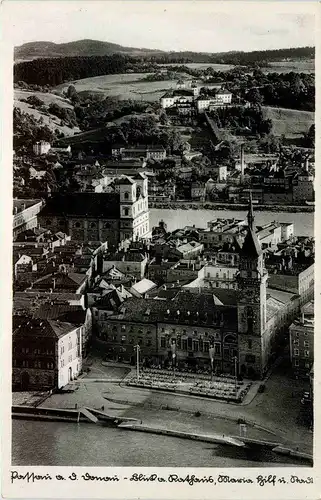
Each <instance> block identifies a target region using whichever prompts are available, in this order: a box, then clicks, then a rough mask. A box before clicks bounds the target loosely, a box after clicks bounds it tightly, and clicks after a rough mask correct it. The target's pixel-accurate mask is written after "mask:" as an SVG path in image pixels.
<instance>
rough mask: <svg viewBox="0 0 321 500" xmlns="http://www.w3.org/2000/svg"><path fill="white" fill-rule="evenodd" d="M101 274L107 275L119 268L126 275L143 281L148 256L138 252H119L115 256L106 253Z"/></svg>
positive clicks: (103, 256) (101, 260)
mask: <svg viewBox="0 0 321 500" xmlns="http://www.w3.org/2000/svg"><path fill="white" fill-rule="evenodd" d="M98 260H100V262H101V270H100V271H99V270H98V272H101V273H102V274H105V273H106V272H108V271H109V270H110V269H111V268H112V267H115V268H117V269H118V270H119V271H120V272H121V273H124V274H125V275H130V276H134V277H135V278H137V279H139V280H140V279H142V278H143V277H144V276H145V270H146V265H147V256H146V254H145V255H144V254H142V253H141V252H138V251H133V250H131V251H127V252H125V251H118V252H116V253H114V254H111V253H105V254H103V255H102V258H101V259H98Z"/></svg>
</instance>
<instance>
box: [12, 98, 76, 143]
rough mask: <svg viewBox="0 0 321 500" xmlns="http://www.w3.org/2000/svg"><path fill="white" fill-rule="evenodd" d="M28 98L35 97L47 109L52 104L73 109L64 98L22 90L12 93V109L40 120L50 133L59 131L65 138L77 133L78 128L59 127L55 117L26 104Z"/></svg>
mask: <svg viewBox="0 0 321 500" xmlns="http://www.w3.org/2000/svg"><path fill="white" fill-rule="evenodd" d="M30 96H36V97H38V99H41V100H42V101H43V102H44V105H45V106H46V107H48V106H49V105H50V104H52V103H56V104H58V106H60V107H62V108H68V109H73V106H72V105H71V104H70V103H69V102H68V101H67V100H66V99H64V98H62V97H60V96H57V95H55V94H51V93H49V92H48V93H43V92H27V91H23V90H15V91H14V107H15V108H18V109H20V110H21V111H22V112H24V113H27V114H28V115H31V116H33V117H34V118H35V119H36V120H39V119H41V118H42V121H43V124H44V125H47V126H48V127H49V128H50V130H51V131H52V132H54V131H56V130H59V132H62V133H63V134H64V135H65V136H72V135H74V134H77V133H78V132H79V128H78V127H74V128H71V127H68V126H66V125H61V120H59V118H57V117H56V116H54V115H52V114H51V113H49V112H48V111H42V110H40V109H37V108H35V107H34V106H32V105H30V104H28V103H27V102H26V100H27V99H28V97H30Z"/></svg>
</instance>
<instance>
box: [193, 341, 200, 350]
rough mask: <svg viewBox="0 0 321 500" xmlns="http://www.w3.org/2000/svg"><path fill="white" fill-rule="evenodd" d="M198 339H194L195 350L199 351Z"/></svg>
mask: <svg viewBox="0 0 321 500" xmlns="http://www.w3.org/2000/svg"><path fill="white" fill-rule="evenodd" d="M198 347H199V345H198V340H193V351H194V352H197V351H198Z"/></svg>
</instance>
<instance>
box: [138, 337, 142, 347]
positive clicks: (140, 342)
mask: <svg viewBox="0 0 321 500" xmlns="http://www.w3.org/2000/svg"><path fill="white" fill-rule="evenodd" d="M138 344H139V345H143V338H142V337H138Z"/></svg>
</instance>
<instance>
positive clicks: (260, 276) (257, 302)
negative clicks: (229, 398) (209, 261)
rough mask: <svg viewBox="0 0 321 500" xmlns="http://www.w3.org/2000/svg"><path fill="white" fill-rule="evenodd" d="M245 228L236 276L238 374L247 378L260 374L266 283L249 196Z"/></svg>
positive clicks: (262, 352) (264, 364)
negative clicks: (246, 226) (246, 227)
mask: <svg viewBox="0 0 321 500" xmlns="http://www.w3.org/2000/svg"><path fill="white" fill-rule="evenodd" d="M247 220H248V230H247V234H246V236H245V239H244V243H243V246H242V249H241V251H240V263H239V273H238V276H237V283H238V298H237V318H238V349H239V373H241V374H242V375H244V376H247V377H249V378H252V377H255V376H261V375H262V374H263V372H264V369H265V366H266V363H267V360H266V359H265V346H264V332H265V326H266V282H267V278H268V274H267V271H266V269H265V267H264V259H263V252H262V249H261V245H260V243H259V240H258V238H257V236H256V233H255V227H254V213H253V205H252V195H251V194H250V200H249V211H248V215H247Z"/></svg>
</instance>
